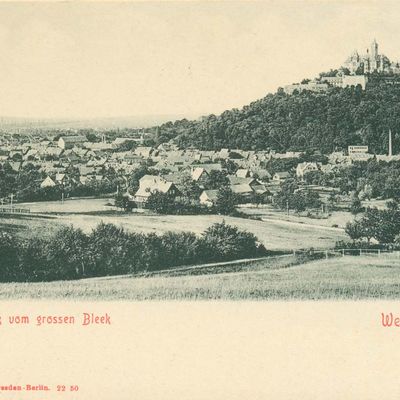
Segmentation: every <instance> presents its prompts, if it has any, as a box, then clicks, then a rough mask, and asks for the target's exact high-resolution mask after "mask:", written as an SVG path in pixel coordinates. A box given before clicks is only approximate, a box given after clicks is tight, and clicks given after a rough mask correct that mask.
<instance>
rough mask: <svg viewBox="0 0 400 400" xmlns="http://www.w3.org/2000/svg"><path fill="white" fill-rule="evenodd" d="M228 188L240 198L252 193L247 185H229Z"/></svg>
mask: <svg viewBox="0 0 400 400" xmlns="http://www.w3.org/2000/svg"><path fill="white" fill-rule="evenodd" d="M230 188H231V190H232V192H233V193H235V194H237V195H240V196H251V195H252V194H253V193H254V191H253V189H252V187H251V186H250V185H249V184H247V183H244V184H241V185H231V186H230Z"/></svg>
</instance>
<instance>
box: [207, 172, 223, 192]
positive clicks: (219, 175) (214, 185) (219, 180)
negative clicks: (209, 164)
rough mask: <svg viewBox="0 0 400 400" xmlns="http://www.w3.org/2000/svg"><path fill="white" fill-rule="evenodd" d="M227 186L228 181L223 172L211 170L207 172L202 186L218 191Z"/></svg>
mask: <svg viewBox="0 0 400 400" xmlns="http://www.w3.org/2000/svg"><path fill="white" fill-rule="evenodd" d="M228 184H229V179H228V177H227V175H226V172H225V171H217V170H212V171H210V172H209V174H208V176H207V179H206V182H205V184H204V186H205V187H206V188H207V189H209V190H213V189H220V188H221V187H223V186H227V185H228Z"/></svg>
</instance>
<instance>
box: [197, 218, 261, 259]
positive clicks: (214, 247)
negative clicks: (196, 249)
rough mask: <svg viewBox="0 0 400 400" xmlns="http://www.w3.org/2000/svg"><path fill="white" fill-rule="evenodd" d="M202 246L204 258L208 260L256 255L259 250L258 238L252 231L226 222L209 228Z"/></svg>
mask: <svg viewBox="0 0 400 400" xmlns="http://www.w3.org/2000/svg"><path fill="white" fill-rule="evenodd" d="M200 247H201V250H202V253H204V254H203V259H206V260H208V261H210V260H213V261H215V260H234V259H236V258H246V257H254V255H255V254H257V251H258V248H257V238H256V237H255V236H254V235H253V234H252V233H249V232H244V231H240V230H239V229H238V228H237V227H235V226H231V225H227V224H226V223H225V222H222V223H217V224H214V225H212V226H211V227H210V228H208V229H207V230H206V231H205V232H204V236H203V242H202V243H201V245H200Z"/></svg>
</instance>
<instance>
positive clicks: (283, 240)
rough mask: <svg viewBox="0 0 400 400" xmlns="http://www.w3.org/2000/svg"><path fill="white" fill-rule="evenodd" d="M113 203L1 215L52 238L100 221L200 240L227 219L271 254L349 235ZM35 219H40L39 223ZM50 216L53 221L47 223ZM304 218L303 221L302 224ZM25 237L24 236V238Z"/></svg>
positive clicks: (3, 221) (280, 221) (305, 224)
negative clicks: (65, 228) (63, 229)
mask: <svg viewBox="0 0 400 400" xmlns="http://www.w3.org/2000/svg"><path fill="white" fill-rule="evenodd" d="M110 204H112V199H106V198H105V199H74V200H66V201H65V202H64V203H63V204H62V203H61V202H60V201H53V202H38V203H21V204H20V206H21V207H24V208H30V209H31V213H32V214H31V215H27V216H20V215H15V216H13V215H10V214H8V215H7V216H4V215H3V216H2V215H0V227H4V226H5V225H7V229H8V230H14V231H18V232H19V234H20V235H23V234H26V235H30V234H31V233H34V232H35V231H36V233H37V234H39V235H41V234H42V233H43V234H44V235H46V234H47V232H46V227H47V224H48V227H49V230H51V231H53V230H54V229H56V227H57V224H58V225H60V224H64V225H71V224H72V225H73V226H74V227H76V228H81V229H82V230H83V231H84V232H85V233H90V231H91V230H92V229H93V228H95V227H96V226H97V225H98V224H99V223H100V222H104V223H112V224H115V225H117V226H120V227H123V228H124V229H126V230H127V231H131V232H144V233H151V232H154V233H157V234H162V233H165V232H168V231H174V232H194V233H196V234H198V235H200V234H201V233H202V232H204V231H205V230H206V229H207V228H208V227H210V226H211V225H212V224H214V223H217V222H222V221H223V220H225V222H226V223H227V224H230V225H235V226H237V227H238V228H239V229H241V230H246V231H248V232H251V233H253V234H255V235H256V236H257V237H258V239H259V240H260V241H261V242H262V243H263V244H264V246H265V247H266V248H267V249H268V250H293V249H305V248H310V247H316V248H329V247H333V246H334V245H335V243H336V241H339V240H345V239H346V238H347V236H346V234H345V233H344V230H343V229H341V228H333V227H332V226H331V225H327V224H322V223H321V224H319V225H317V223H318V221H319V220H316V221H315V220H313V219H311V218H306V219H304V218H303V219H301V217H298V218H296V217H294V216H293V217H292V218H291V219H289V220H285V218H284V217H283V216H282V215H281V214H279V213H277V214H275V217H274V218H268V219H266V220H263V221H260V220H254V219H249V218H236V217H228V216H222V215H149V214H147V213H124V212H121V211H118V210H116V209H115V207H113V206H110ZM34 214H38V215H37V218H34ZM48 217H51V218H48ZM299 218H300V219H299ZM24 232H25V233H24Z"/></svg>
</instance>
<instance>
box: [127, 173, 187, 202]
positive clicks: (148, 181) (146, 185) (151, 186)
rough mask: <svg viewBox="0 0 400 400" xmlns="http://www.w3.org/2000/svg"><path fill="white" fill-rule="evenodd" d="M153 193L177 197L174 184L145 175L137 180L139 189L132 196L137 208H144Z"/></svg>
mask: <svg viewBox="0 0 400 400" xmlns="http://www.w3.org/2000/svg"><path fill="white" fill-rule="evenodd" d="M154 192H161V193H169V194H171V195H173V196H178V194H179V191H178V189H177V187H176V186H175V184H174V183H172V182H168V181H167V180H165V179H164V178H162V177H161V176H156V175H145V176H143V177H142V178H141V179H140V180H139V189H138V190H137V192H136V193H135V194H134V196H133V200H134V201H135V202H136V204H137V205H138V207H144V206H145V204H146V203H147V200H148V199H149V197H150V196H151V194H152V193H154Z"/></svg>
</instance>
